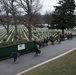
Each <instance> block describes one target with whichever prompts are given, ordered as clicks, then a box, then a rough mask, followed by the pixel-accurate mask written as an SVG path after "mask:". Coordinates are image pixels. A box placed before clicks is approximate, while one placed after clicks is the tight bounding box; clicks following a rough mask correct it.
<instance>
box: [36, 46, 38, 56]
mask: <svg viewBox="0 0 76 75" xmlns="http://www.w3.org/2000/svg"><path fill="white" fill-rule="evenodd" d="M35 56H38V48H37V45H36V46H35Z"/></svg>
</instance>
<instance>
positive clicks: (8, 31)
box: [7, 12, 9, 35]
mask: <svg viewBox="0 0 76 75" xmlns="http://www.w3.org/2000/svg"><path fill="white" fill-rule="evenodd" d="M7 35H9V16H8V12H7Z"/></svg>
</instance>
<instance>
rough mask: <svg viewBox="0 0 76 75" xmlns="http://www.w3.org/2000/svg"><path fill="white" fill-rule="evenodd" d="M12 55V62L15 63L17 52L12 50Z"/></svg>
mask: <svg viewBox="0 0 76 75" xmlns="http://www.w3.org/2000/svg"><path fill="white" fill-rule="evenodd" d="M12 57H13V59H14V63H16V60H17V52H16V51H13V52H12Z"/></svg>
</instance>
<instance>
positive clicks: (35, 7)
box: [16, 0, 42, 41]
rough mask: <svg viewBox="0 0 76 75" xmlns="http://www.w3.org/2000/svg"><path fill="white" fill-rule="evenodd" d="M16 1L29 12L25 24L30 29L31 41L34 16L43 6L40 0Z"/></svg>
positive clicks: (30, 38)
mask: <svg viewBox="0 0 76 75" xmlns="http://www.w3.org/2000/svg"><path fill="white" fill-rule="evenodd" d="M16 2H17V3H18V4H19V6H21V8H22V9H23V10H24V12H25V14H27V22H25V24H26V25H27V28H28V30H29V41H31V40H32V22H33V16H34V15H35V14H36V13H37V12H38V11H39V10H40V9H41V8H42V5H41V4H40V0H17V1H16Z"/></svg>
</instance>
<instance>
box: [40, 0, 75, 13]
mask: <svg viewBox="0 0 76 75" xmlns="http://www.w3.org/2000/svg"><path fill="white" fill-rule="evenodd" d="M75 1H76V0H75ZM58 2H59V0H41V4H42V5H43V8H42V10H41V13H42V14H44V13H45V12H46V11H53V10H54V7H53V6H56V5H57V3H58Z"/></svg>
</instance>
